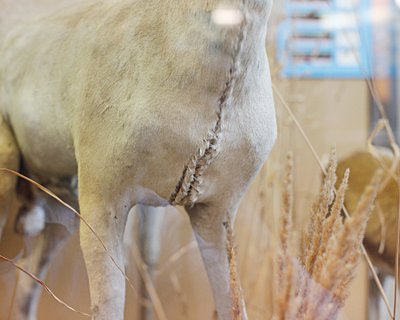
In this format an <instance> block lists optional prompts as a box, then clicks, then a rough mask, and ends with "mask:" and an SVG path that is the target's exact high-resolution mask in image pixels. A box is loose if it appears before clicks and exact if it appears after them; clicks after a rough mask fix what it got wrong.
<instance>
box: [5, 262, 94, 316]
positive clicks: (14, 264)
mask: <svg viewBox="0 0 400 320" xmlns="http://www.w3.org/2000/svg"><path fill="white" fill-rule="evenodd" d="M0 259H2V260H4V261H7V262H9V263H11V264H12V265H13V266H14V267H15V268H17V269H18V270H19V271H22V272H23V273H25V274H26V275H27V276H29V277H30V278H32V279H33V280H34V281H35V282H37V283H39V284H40V285H41V286H42V287H43V288H44V289H45V290H46V292H47V293H48V294H49V295H50V296H51V297H52V298H53V299H54V300H55V301H57V302H58V303H60V304H62V305H63V306H64V307H66V308H67V309H69V310H71V311H73V312H75V313H78V314H80V315H82V316H85V317H89V318H90V317H91V315H90V314H88V313H85V312H81V311H78V310H76V309H75V308H73V307H71V306H70V305H69V304H67V303H66V302H64V301H63V300H61V299H60V298H59V297H57V296H56V295H55V294H54V293H53V291H51V289H50V288H49V287H48V286H47V285H46V283H45V282H44V281H42V280H40V279H39V278H38V277H36V276H35V275H34V274H32V273H30V272H29V271H26V270H25V269H24V268H22V267H21V266H19V265H18V264H16V263H15V262H14V261H12V260H11V259H9V258H7V257H5V256H3V255H1V254H0Z"/></svg>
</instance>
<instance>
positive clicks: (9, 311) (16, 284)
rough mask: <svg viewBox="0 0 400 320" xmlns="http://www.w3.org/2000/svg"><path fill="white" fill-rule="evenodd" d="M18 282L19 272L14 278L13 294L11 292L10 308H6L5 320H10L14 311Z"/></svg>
mask: <svg viewBox="0 0 400 320" xmlns="http://www.w3.org/2000/svg"><path fill="white" fill-rule="evenodd" d="M18 282H19V272H17V274H16V277H15V284H14V288H13V292H12V296H11V303H10V307H9V308H8V315H7V320H11V314H12V312H13V309H14V303H15V298H16V295H17V287H18Z"/></svg>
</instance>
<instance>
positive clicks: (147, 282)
mask: <svg viewBox="0 0 400 320" xmlns="http://www.w3.org/2000/svg"><path fill="white" fill-rule="evenodd" d="M132 255H133V260H134V261H135V263H136V267H137V269H138V272H139V274H140V276H141V278H142V279H143V283H144V286H145V288H146V290H147V292H148V294H149V297H150V301H151V303H152V304H153V307H154V311H155V313H156V315H157V318H158V319H159V320H167V316H166V314H165V312H164V308H163V306H162V303H161V300H160V298H159V296H158V294H157V291H156V289H155V287H154V285H153V281H152V279H151V276H150V274H149V271H148V270H147V265H146V264H145V263H144V262H143V260H142V258H141V255H140V251H139V249H138V247H137V246H136V244H135V243H132Z"/></svg>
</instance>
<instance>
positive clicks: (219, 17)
mask: <svg viewBox="0 0 400 320" xmlns="http://www.w3.org/2000/svg"><path fill="white" fill-rule="evenodd" d="M211 17H212V20H213V22H214V23H215V24H218V25H223V26H234V25H238V24H240V23H241V22H242V20H243V13H242V12H241V11H240V10H238V9H230V8H229V9H228V8H221V9H215V10H214V11H213V12H212V16H211Z"/></svg>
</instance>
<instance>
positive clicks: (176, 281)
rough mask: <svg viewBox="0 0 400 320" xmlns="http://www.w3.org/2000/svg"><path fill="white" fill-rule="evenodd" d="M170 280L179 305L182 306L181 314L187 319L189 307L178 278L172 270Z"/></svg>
mask: <svg viewBox="0 0 400 320" xmlns="http://www.w3.org/2000/svg"><path fill="white" fill-rule="evenodd" d="M169 278H170V280H171V283H172V288H173V289H174V291H175V293H176V295H177V297H178V299H179V300H180V302H181V307H182V313H181V314H182V316H183V318H184V319H188V318H189V313H188V311H189V308H188V301H187V298H186V295H185V294H184V292H183V290H182V286H181V284H180V282H179V278H178V277H177V276H176V274H175V272H172V273H171V275H170V277H169Z"/></svg>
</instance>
